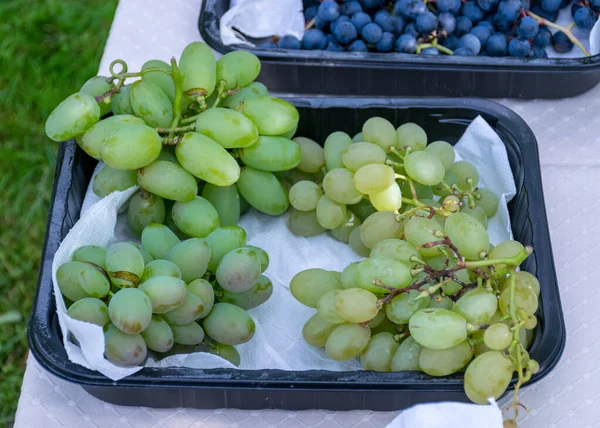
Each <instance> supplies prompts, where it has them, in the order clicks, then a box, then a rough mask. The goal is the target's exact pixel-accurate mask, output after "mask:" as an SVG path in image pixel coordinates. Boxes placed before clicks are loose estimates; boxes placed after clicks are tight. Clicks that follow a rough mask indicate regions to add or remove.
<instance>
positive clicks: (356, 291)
mask: <svg viewBox="0 0 600 428" xmlns="http://www.w3.org/2000/svg"><path fill="white" fill-rule="evenodd" d="M358 269H359V271H360V269H361V266H360V265H359V266H358ZM379 309H380V304H379V302H378V301H377V296H376V295H374V294H373V293H371V292H370V291H367V290H363V289H362V288H348V289H346V290H343V291H341V292H340V293H339V294H338V295H337V296H335V311H336V312H337V314H339V315H340V316H341V317H342V318H343V319H344V320H346V321H349V322H353V323H357V324H358V323H363V322H366V321H369V320H372V319H373V318H375V317H376V316H377V314H378V313H379ZM321 316H323V314H321ZM323 318H325V317H323ZM325 319H327V318H325Z"/></svg>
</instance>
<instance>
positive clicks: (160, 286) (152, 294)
mask: <svg viewBox="0 0 600 428" xmlns="http://www.w3.org/2000/svg"><path fill="white" fill-rule="evenodd" d="M139 290H141V291H143V292H144V293H146V295H147V296H148V297H149V298H150V302H151V303H152V312H153V313H155V314H164V313H165V312H169V311H171V310H173V309H175V308H178V307H179V306H181V305H183V304H184V303H185V299H186V297H187V295H188V290H187V288H186V286H185V282H183V281H182V280H181V279H179V278H174V277H172V276H153V277H151V278H148V279H147V280H146V281H145V282H144V283H142V284H141V285H140V286H139Z"/></svg>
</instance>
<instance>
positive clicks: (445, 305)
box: [427, 296, 454, 311]
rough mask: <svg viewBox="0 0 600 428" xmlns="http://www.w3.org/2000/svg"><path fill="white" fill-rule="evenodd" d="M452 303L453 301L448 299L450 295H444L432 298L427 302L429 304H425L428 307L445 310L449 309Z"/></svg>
mask: <svg viewBox="0 0 600 428" xmlns="http://www.w3.org/2000/svg"><path fill="white" fill-rule="evenodd" d="M453 305H454V302H453V301H452V299H450V297H448V296H444V297H442V299H441V300H437V299H435V298H432V299H431V301H430V302H429V306H427V307H428V308H440V309H447V310H449V311H451V310H452V306H453Z"/></svg>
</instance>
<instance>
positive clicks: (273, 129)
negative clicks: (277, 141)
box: [241, 96, 300, 136]
mask: <svg viewBox="0 0 600 428" xmlns="http://www.w3.org/2000/svg"><path fill="white" fill-rule="evenodd" d="M241 113H242V114H243V115H244V116H246V117H247V118H248V119H250V120H251V121H252V122H254V124H255V125H256V128H257V129H258V133H259V134H260V135H273V136H275V135H280V134H283V133H285V132H287V131H290V130H292V129H294V128H295V127H296V126H298V120H299V118H300V115H299V114H298V110H296V107H294V106H293V105H291V104H290V103H288V102H287V101H284V100H282V99H279V98H273V97H265V96H262V97H251V98H248V99H246V100H245V101H244V104H242V106H241Z"/></svg>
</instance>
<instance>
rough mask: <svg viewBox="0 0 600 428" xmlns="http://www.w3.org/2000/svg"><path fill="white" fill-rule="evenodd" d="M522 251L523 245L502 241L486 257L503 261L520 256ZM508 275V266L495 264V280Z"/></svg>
mask: <svg viewBox="0 0 600 428" xmlns="http://www.w3.org/2000/svg"><path fill="white" fill-rule="evenodd" d="M523 250H524V248H523V245H521V243H520V242H517V241H503V242H501V243H499V244H498V245H496V246H495V247H494V248H493V249H492V250H491V251H490V254H489V255H488V259H490V260H495V259H504V258H510V257H515V256H517V255H518V254H520V253H521V252H522V251H523ZM507 273H508V266H507V265H505V264H496V265H494V274H493V276H494V277H495V278H502V277H504V276H505V275H506V274H507Z"/></svg>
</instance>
